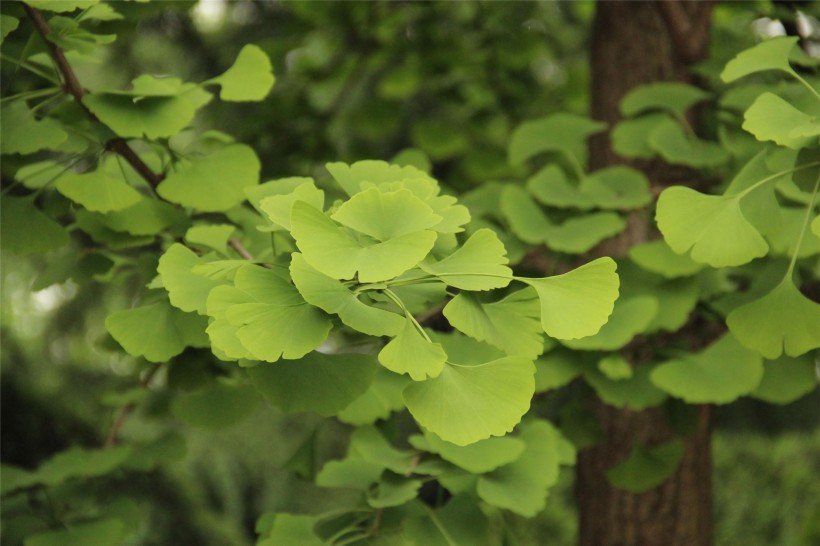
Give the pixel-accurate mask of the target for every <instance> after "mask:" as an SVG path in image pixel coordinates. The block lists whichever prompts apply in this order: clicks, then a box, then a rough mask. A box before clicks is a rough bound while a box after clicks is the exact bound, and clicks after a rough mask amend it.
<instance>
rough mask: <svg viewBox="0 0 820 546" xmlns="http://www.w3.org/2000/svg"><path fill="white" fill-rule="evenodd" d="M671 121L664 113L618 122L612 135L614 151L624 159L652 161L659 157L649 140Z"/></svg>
mask: <svg viewBox="0 0 820 546" xmlns="http://www.w3.org/2000/svg"><path fill="white" fill-rule="evenodd" d="M668 120H669V115H667V114H664V113H652V114H646V115H643V116H640V117H637V118H634V119H625V120H622V121H620V122H618V124H617V125H615V127H614V128H613V129H612V132H611V133H610V139H611V140H612V149H613V150H615V152H616V153H617V154H618V155H621V156H623V157H637V158H641V159H651V158H653V157H655V156H656V155H657V152H656V151H655V149H654V148H653V147H652V146H651V145H650V143H649V140H650V136H651V135H652V132H653V131H654V130H655V129H656V128H657V127H659V126H660V125H661V124H663V123H666V122H667V121H668Z"/></svg>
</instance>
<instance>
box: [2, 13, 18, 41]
mask: <svg viewBox="0 0 820 546" xmlns="http://www.w3.org/2000/svg"><path fill="white" fill-rule="evenodd" d="M18 26H20V19H18V18H17V17H12V16H11V15H6V14H2V15H0V44H2V43H3V40H5V39H6V36H8V35H9V34H11V33H12V32H14V31H15V30H16V29H17V27H18Z"/></svg>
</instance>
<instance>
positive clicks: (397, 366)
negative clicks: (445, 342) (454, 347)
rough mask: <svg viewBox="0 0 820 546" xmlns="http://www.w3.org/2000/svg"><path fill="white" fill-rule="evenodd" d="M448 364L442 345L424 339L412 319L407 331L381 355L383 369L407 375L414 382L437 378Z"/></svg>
mask: <svg viewBox="0 0 820 546" xmlns="http://www.w3.org/2000/svg"><path fill="white" fill-rule="evenodd" d="M446 361H447V353H445V352H444V348H443V347H442V346H441V344H439V343H432V342H430V341H429V340H427V339H425V338H424V337H422V335H421V333H420V332H419V330H418V328H417V327H416V323H415V322H414V321H412V320H411V319H410V318H409V317H408V318H407V319H406V320H405V322H404V328H403V329H402V330H401V331H400V332H399V333H398V335H397V336H396V337H394V338H393V339H392V340H391V341H390V343H388V344H387V345H385V346H384V348H383V349H382V350H381V351H380V352H379V362H380V363H381V365H382V366H384V367H385V368H387V369H388V370H390V371H393V372H396V373H406V374H408V375H409V376H410V377H411V378H412V379H413V381H424V380H425V379H427V378H428V377H438V375H439V374H440V373H441V370H442V368H443V367H444V363H445V362H446Z"/></svg>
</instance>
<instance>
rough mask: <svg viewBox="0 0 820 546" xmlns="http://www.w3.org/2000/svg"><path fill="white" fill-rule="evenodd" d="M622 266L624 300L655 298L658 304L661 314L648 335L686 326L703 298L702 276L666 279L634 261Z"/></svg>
mask: <svg viewBox="0 0 820 546" xmlns="http://www.w3.org/2000/svg"><path fill="white" fill-rule="evenodd" d="M633 248H634V247H633ZM676 256H677V254H676ZM620 267H621V279H622V280H623V283H622V284H621V297H622V298H628V297H634V296H651V297H653V298H655V299H656V300H657V301H658V312H657V313H656V314H655V317H654V318H653V319H652V320H651V321H650V323H649V325H648V326H647V327H646V329H645V330H644V332H646V333H654V332H657V331H658V330H666V331H667V332H675V331H677V330H678V329H679V328H681V327H682V326H683V325H684V324H685V323H686V321H687V320H688V319H689V315H690V313H692V311H693V310H694V309H695V305H697V303H698V299H699V296H701V293H700V292H701V290H700V288H701V284H702V279H701V277H679V278H675V279H664V278H663V277H660V276H658V275H655V274H652V273H648V272H646V271H644V270H643V269H641V268H639V267H637V266H635V265H633V264H631V263H630V262H624V263H621V264H620Z"/></svg>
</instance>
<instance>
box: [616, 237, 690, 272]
mask: <svg viewBox="0 0 820 546" xmlns="http://www.w3.org/2000/svg"><path fill="white" fill-rule="evenodd" d="M629 258H630V259H631V260H632V261H633V262H635V263H636V264H638V265H639V266H641V267H642V268H643V269H645V270H646V271H650V272H652V273H656V274H658V275H662V276H664V277H666V278H667V279H674V278H677V277H688V276H691V275H695V274H696V273H698V272H699V271H701V270H702V269H703V267H704V266H703V264H699V263H697V262H696V261H694V260H692V258H690V257H689V255H688V254H677V253H676V252H674V251H673V250H672V249H671V248H670V247H669V245H668V244H667V243H666V241H664V240H658V241H652V242H649V243H641V244H639V245H635V246H633V247H632V248H630V249H629Z"/></svg>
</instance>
